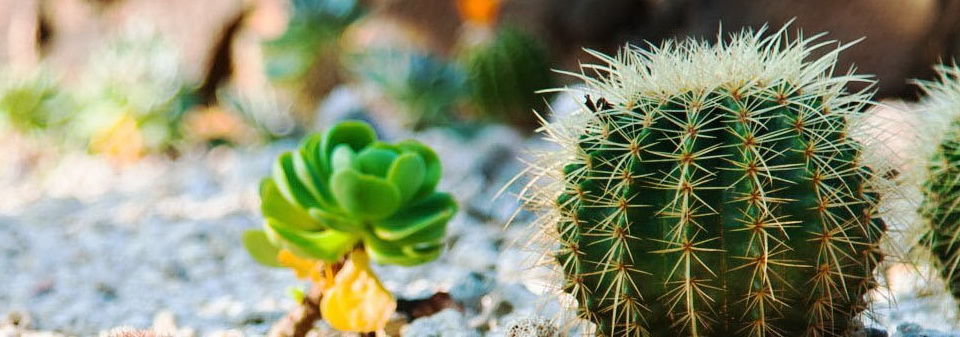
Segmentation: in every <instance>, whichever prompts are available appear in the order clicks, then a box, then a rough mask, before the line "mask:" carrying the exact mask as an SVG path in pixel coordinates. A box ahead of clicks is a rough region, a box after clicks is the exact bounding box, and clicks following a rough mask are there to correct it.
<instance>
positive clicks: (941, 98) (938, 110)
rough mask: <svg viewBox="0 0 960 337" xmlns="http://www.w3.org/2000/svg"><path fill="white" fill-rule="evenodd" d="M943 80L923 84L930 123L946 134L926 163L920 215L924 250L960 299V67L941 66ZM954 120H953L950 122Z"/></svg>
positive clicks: (941, 137)
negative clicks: (924, 224)
mask: <svg viewBox="0 0 960 337" xmlns="http://www.w3.org/2000/svg"><path fill="white" fill-rule="evenodd" d="M938 73H939V75H940V80H939V81H937V82H922V83H921V87H922V88H923V89H924V91H925V92H926V94H927V96H926V98H925V99H924V103H925V104H926V106H927V110H928V112H929V114H930V116H928V117H929V118H931V119H937V121H936V122H935V123H936V124H938V125H939V126H934V127H933V128H932V129H935V128H937V127H943V126H946V129H945V130H944V132H942V133H941V132H934V133H937V135H935V136H934V137H936V138H939V141H934V142H931V143H932V144H937V145H936V146H937V147H936V149H935V150H934V151H933V154H932V155H931V158H928V160H927V163H928V165H927V167H926V169H927V175H926V179H925V180H924V182H923V186H922V192H923V197H924V198H923V202H922V203H921V205H920V215H921V216H922V217H923V219H924V221H925V222H926V226H924V235H922V236H921V242H920V243H921V246H923V247H926V248H927V249H929V251H930V252H931V253H932V254H933V257H934V258H935V259H936V265H937V266H938V267H939V268H940V274H941V275H942V276H943V277H944V279H945V280H946V283H947V288H948V289H949V290H950V293H951V294H952V295H953V296H954V297H955V298H960V273H958V272H957V271H958V270H960V207H958V206H960V180H958V179H960V67H958V66H956V65H954V66H952V67H948V66H941V67H939V68H938ZM950 119H952V120H950Z"/></svg>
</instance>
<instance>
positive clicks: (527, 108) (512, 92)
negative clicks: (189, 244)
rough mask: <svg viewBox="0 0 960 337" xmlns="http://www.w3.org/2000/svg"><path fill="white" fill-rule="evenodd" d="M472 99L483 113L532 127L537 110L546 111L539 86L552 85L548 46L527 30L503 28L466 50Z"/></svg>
mask: <svg viewBox="0 0 960 337" xmlns="http://www.w3.org/2000/svg"><path fill="white" fill-rule="evenodd" d="M461 62H462V63H463V65H464V69H466V72H467V75H468V79H469V87H470V95H469V96H470V101H471V103H472V104H473V105H474V106H475V107H476V108H477V109H478V110H479V112H480V113H481V117H482V118H484V119H489V120H495V121H506V122H510V123H513V124H517V125H523V126H527V127H532V126H536V125H537V118H536V115H534V113H533V111H534V110H539V111H544V110H545V105H546V104H545V102H544V99H545V97H544V96H541V95H538V94H537V93H536V92H537V91H538V90H542V89H547V88H549V87H551V86H552V85H553V81H552V73H551V71H550V58H549V56H548V54H547V48H546V46H544V45H543V43H541V42H540V41H539V40H537V39H536V38H534V37H533V36H530V35H529V34H526V33H525V32H523V31H521V30H519V29H515V28H511V27H504V28H500V29H499V31H498V32H497V33H496V36H494V38H493V39H492V40H490V41H487V42H486V43H482V44H480V45H477V46H474V47H472V48H469V49H467V50H466V51H465V53H464V55H463V57H462V60H461Z"/></svg>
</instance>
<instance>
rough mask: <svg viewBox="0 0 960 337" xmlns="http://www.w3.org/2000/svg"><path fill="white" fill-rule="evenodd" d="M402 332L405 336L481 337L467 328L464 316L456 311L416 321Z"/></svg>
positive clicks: (448, 311) (444, 312) (449, 310)
mask: <svg viewBox="0 0 960 337" xmlns="http://www.w3.org/2000/svg"><path fill="white" fill-rule="evenodd" d="M402 331H403V335H404V336H417V337H480V333H479V332H477V331H476V330H473V329H470V328H468V327H467V324H466V322H465V321H464V318H463V314H461V313H460V312H459V311H457V310H454V309H446V310H443V311H441V312H439V313H437V314H435V315H433V316H429V317H423V318H419V319H416V320H414V321H413V323H410V325H407V326H406V327H405V328H404V329H403V330H402Z"/></svg>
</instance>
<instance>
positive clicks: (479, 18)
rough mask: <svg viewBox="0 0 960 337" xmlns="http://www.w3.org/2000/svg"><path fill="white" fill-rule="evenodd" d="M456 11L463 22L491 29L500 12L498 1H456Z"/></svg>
mask: <svg viewBox="0 0 960 337" xmlns="http://www.w3.org/2000/svg"><path fill="white" fill-rule="evenodd" d="M457 9H459V10H460V17H461V18H463V20H464V21H466V22H468V23H473V24H478V25H482V26H486V27H492V26H493V25H494V24H495V23H496V21H497V14H498V12H499V11H500V0H457Z"/></svg>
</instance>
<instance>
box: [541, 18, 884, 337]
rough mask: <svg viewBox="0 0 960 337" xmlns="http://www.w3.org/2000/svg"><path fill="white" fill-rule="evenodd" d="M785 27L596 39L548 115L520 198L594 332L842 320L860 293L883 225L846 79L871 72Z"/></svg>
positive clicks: (792, 326) (786, 326) (857, 101)
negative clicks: (621, 41) (579, 95)
mask: <svg viewBox="0 0 960 337" xmlns="http://www.w3.org/2000/svg"><path fill="white" fill-rule="evenodd" d="M785 30H786V27H785V28H784V29H783V30H781V31H779V32H777V33H775V34H770V35H765V34H764V30H760V31H759V32H750V31H745V32H743V33H741V34H735V35H733V36H731V38H730V40H729V42H723V41H719V42H717V43H716V44H714V45H711V44H708V43H706V42H701V41H695V40H687V41H683V42H668V43H666V44H664V45H663V46H661V47H659V48H653V49H652V50H641V49H639V48H635V47H627V48H625V49H624V50H623V51H622V52H621V53H620V55H619V56H618V57H610V56H605V55H601V54H599V53H594V55H595V56H597V57H598V58H600V59H602V60H603V61H604V63H605V64H600V65H590V66H586V67H585V69H586V70H590V71H596V73H597V74H598V75H599V76H598V78H591V77H589V76H587V75H576V76H578V77H580V78H582V79H583V80H584V81H585V82H586V83H587V84H588V89H587V90H586V92H587V93H588V95H587V97H586V102H585V103H584V104H582V105H581V108H580V110H579V111H578V112H575V113H573V114H571V115H569V116H564V117H560V118H559V120H557V121H554V122H550V123H548V124H546V125H545V127H544V129H545V134H546V135H547V138H548V139H549V140H551V141H553V142H555V143H557V144H558V145H559V148H560V149H559V150H557V151H555V152H548V153H544V154H542V155H541V156H540V159H541V160H540V161H538V164H537V165H532V166H531V167H530V170H531V171H532V172H533V178H532V181H531V182H530V184H529V185H528V188H527V194H526V199H527V205H528V207H530V208H532V209H533V210H534V211H537V212H539V213H540V214H541V216H540V217H539V218H538V219H539V220H538V221H539V222H540V224H541V225H542V226H543V228H544V232H543V233H544V235H545V236H546V237H549V238H551V239H554V240H556V241H553V242H554V244H555V245H556V246H557V247H559V249H558V250H557V251H556V252H554V253H553V256H554V258H555V260H556V262H557V265H558V266H559V269H560V270H561V272H562V274H563V275H564V276H565V277H564V283H563V285H562V290H563V291H564V292H566V293H568V294H570V295H571V296H572V297H573V298H574V299H575V300H576V301H577V302H578V304H579V305H578V314H579V316H580V317H581V318H584V319H586V320H589V321H590V322H593V323H594V324H595V325H596V328H597V330H596V332H597V334H599V335H604V336H676V335H684V336H825V335H840V334H843V333H845V332H846V330H847V329H848V328H849V325H850V323H851V320H853V319H855V317H856V316H857V315H858V314H860V313H861V312H863V311H864V310H865V309H866V305H867V303H866V302H865V301H866V300H865V298H864V294H865V293H866V292H867V291H868V290H870V289H872V288H874V287H875V286H876V282H875V280H874V278H873V276H872V272H873V270H874V268H875V267H876V266H877V264H878V263H879V261H880V260H881V259H882V254H881V253H880V251H879V249H878V242H879V240H880V239H881V237H882V236H883V232H884V230H885V224H884V222H883V221H882V220H881V219H880V218H879V216H878V206H877V203H878V201H879V193H878V191H877V190H878V188H876V186H879V184H878V182H879V181H878V180H876V179H880V177H877V175H875V174H873V172H874V170H873V169H876V168H873V169H871V168H868V167H867V166H866V165H865V164H864V161H863V152H862V151H863V149H864V147H865V145H864V144H862V143H860V142H858V141H857V140H855V139H853V138H852V137H850V133H851V132H852V131H855V129H854V128H853V127H852V123H853V122H852V121H853V120H854V117H858V116H859V115H861V114H862V111H863V110H864V108H865V107H866V105H867V104H868V102H869V92H867V91H866V90H864V91H859V92H855V93H848V92H847V91H846V86H847V85H848V84H849V83H851V82H867V83H869V82H870V81H868V80H867V79H866V78H865V77H863V76H858V75H853V74H847V75H844V76H834V75H833V70H834V67H835V64H836V58H837V55H838V53H839V52H840V51H841V50H843V49H844V48H845V46H840V47H839V48H834V49H830V50H819V49H824V47H825V46H828V45H831V44H836V43H835V42H822V41H818V40H817V37H813V38H808V39H803V38H799V39H795V40H793V39H790V38H788V37H787V34H786V32H785ZM814 50H817V51H819V52H822V55H823V56H820V57H817V58H812V57H811V53H812V52H813V51H814ZM811 58H812V59H811Z"/></svg>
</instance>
